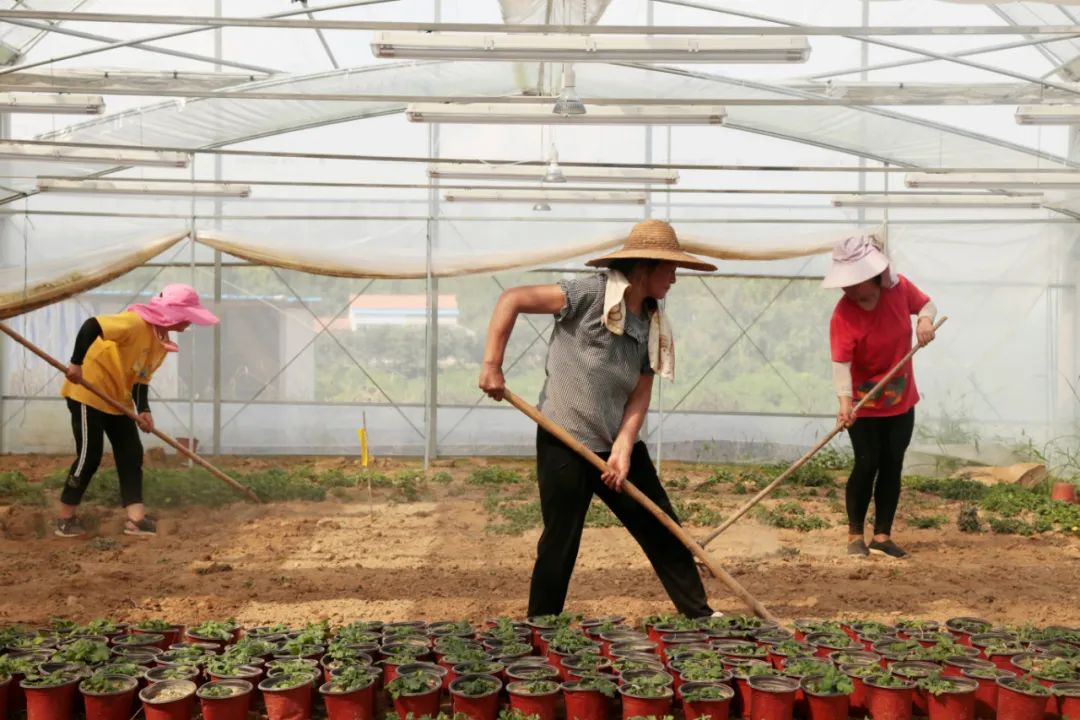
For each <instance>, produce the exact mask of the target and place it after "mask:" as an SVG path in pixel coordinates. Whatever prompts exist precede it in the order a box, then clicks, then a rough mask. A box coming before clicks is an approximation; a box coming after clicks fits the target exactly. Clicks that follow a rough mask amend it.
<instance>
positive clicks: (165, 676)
mask: <svg viewBox="0 0 1080 720" xmlns="http://www.w3.org/2000/svg"><path fill="white" fill-rule="evenodd" d="M199 676H200V670H199V668H197V667H195V666H194V665H161V666H159V667H155V668H150V669H149V670H147V671H146V674H145V675H144V676H143V677H145V678H146V681H147V682H148V683H150V684H151V685H155V684H157V683H160V682H166V681H168V680H190V681H191V682H194V683H198V682H199V679H200V677H199Z"/></svg>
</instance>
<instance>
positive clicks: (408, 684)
mask: <svg viewBox="0 0 1080 720" xmlns="http://www.w3.org/2000/svg"><path fill="white" fill-rule="evenodd" d="M437 687H438V679H437V678H435V676H434V675H430V674H428V673H426V672H423V673H411V674H409V675H398V676H397V677H396V678H394V679H393V680H391V681H390V683H389V684H388V685H387V686H386V690H387V692H389V693H390V695H391V696H392V697H393V698H394V699H395V700H396V699H397V698H399V697H401V696H402V695H424V694H426V693H429V692H433V691H434V690H435V689H437Z"/></svg>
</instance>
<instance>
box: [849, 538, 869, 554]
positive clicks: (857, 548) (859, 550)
mask: <svg viewBox="0 0 1080 720" xmlns="http://www.w3.org/2000/svg"><path fill="white" fill-rule="evenodd" d="M847 554H848V555H856V556H858V557H866V556H868V555H869V554H870V550H868V549H867V547H866V541H865V540H863V539H862V538H859V539H858V540H852V541H851V542H849V543H848V544H847Z"/></svg>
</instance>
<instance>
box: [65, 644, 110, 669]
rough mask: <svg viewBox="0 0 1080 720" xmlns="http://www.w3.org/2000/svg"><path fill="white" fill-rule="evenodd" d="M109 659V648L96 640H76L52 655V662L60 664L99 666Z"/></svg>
mask: <svg viewBox="0 0 1080 720" xmlns="http://www.w3.org/2000/svg"><path fill="white" fill-rule="evenodd" d="M110 657H111V655H110V653H109V646H108V645H106V644H105V643H103V642H97V641H96V640H76V641H75V642H73V643H71V644H70V645H67V646H65V647H63V648H61V649H59V650H57V651H56V653H55V654H54V655H53V660H58V661H61V662H81V663H85V664H87V665H100V664H101V663H104V662H108V661H109V658H110Z"/></svg>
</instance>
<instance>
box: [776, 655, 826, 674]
mask: <svg viewBox="0 0 1080 720" xmlns="http://www.w3.org/2000/svg"><path fill="white" fill-rule="evenodd" d="M828 667H830V666H829V662H828V661H827V660H826V661H822V660H821V658H799V659H798V660H792V661H791V662H789V663H787V664H786V665H784V670H783V672H784V674H785V675H788V676H791V677H806V676H807V675H817V674H819V673H820V672H822V671H823V670H824V669H825V668H828Z"/></svg>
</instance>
